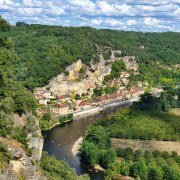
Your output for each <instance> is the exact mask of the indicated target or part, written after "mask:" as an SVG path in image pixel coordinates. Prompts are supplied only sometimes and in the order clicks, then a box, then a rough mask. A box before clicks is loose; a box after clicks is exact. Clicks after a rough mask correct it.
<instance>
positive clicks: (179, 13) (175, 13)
mask: <svg viewBox="0 0 180 180" xmlns="http://www.w3.org/2000/svg"><path fill="white" fill-rule="evenodd" d="M173 15H174V16H177V17H178V18H180V8H179V7H178V8H177V9H176V10H175V11H174V12H173Z"/></svg>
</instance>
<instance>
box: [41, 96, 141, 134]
mask: <svg viewBox="0 0 180 180" xmlns="http://www.w3.org/2000/svg"><path fill="white" fill-rule="evenodd" d="M136 101H139V97H136V98H132V99H129V100H123V101H122V100H120V101H118V100H117V101H115V102H110V103H106V104H104V105H101V106H96V107H92V108H90V109H86V110H82V111H79V112H75V113H73V120H78V119H80V118H83V117H87V116H90V115H94V114H98V113H100V112H101V111H103V110H106V109H108V108H111V107H117V106H121V105H126V104H130V105H131V104H132V103H133V102H136ZM70 121H71V120H69V121H66V122H64V123H67V122H70ZM61 124H63V123H60V122H56V123H54V124H52V125H51V126H50V127H48V128H45V129H43V131H48V130H50V129H52V128H54V127H55V126H58V125H61Z"/></svg>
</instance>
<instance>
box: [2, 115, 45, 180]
mask: <svg viewBox="0 0 180 180" xmlns="http://www.w3.org/2000/svg"><path fill="white" fill-rule="evenodd" d="M13 118H14V121H16V122H19V120H20V119H22V118H23V120H24V121H23V122H24V126H25V128H26V129H27V131H28V132H27V133H28V134H27V139H28V149H29V150H31V152H29V153H27V152H26V151H25V150H24V149H23V148H22V146H21V144H20V143H19V142H17V141H15V140H12V139H7V138H2V137H1V138H0V141H2V142H3V143H5V144H6V145H7V146H8V149H9V151H10V152H11V154H12V158H11V159H10V160H9V167H8V168H6V170H5V171H2V172H0V179H2V180H16V179H17V180H18V179H19V178H20V177H23V178H24V179H27V180H41V179H42V180H44V179H46V178H45V177H44V176H42V175H41V172H40V169H39V163H40V159H41V154H42V149H43V138H42V134H41V130H40V127H39V121H38V119H37V118H36V117H34V116H33V115H32V114H24V115H23V116H22V117H19V116H18V115H17V114H16V115H13ZM28 121H30V122H31V123H32V124H31V123H29V122H28ZM17 125H18V123H16V126H17ZM28 125H29V126H31V127H28ZM19 127H23V126H22V123H20V124H19Z"/></svg>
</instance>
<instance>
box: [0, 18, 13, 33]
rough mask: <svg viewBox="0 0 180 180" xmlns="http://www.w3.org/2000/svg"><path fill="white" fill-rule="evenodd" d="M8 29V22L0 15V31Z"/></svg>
mask: <svg viewBox="0 0 180 180" xmlns="http://www.w3.org/2000/svg"><path fill="white" fill-rule="evenodd" d="M10 29H11V26H10V24H9V23H8V22H7V21H6V20H4V19H3V18H2V17H1V16H0V31H9V30H10Z"/></svg>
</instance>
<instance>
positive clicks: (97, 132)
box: [85, 126, 110, 149]
mask: <svg viewBox="0 0 180 180" xmlns="http://www.w3.org/2000/svg"><path fill="white" fill-rule="evenodd" d="M85 141H89V142H93V143H94V144H96V145H97V146H98V147H99V148H100V149H106V148H108V147H110V138H109V136H108V133H107V131H106V129H105V128H104V127H102V126H92V127H90V128H89V130H88V132H87V133H86V135H85Z"/></svg>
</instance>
